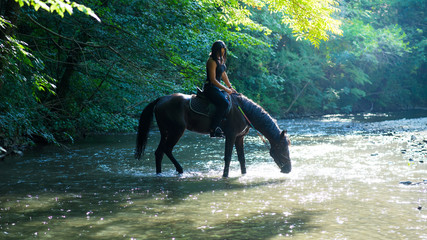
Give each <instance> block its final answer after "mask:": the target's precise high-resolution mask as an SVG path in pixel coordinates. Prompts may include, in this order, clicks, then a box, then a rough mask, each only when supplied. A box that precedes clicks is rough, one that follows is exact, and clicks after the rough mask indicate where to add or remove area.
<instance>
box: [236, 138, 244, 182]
mask: <svg viewBox="0 0 427 240" xmlns="http://www.w3.org/2000/svg"><path fill="white" fill-rule="evenodd" d="M243 138H244V137H243V136H241V137H238V138H236V141H235V142H234V146H235V147H236V152H237V158H238V159H239V162H240V170H241V171H242V174H246V160H245V152H244V149H243Z"/></svg>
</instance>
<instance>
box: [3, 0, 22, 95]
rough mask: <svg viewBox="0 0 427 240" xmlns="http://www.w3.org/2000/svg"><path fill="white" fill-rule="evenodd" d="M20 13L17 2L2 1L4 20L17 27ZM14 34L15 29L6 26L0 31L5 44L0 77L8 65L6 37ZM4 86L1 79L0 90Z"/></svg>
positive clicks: (13, 0)
mask: <svg viewBox="0 0 427 240" xmlns="http://www.w3.org/2000/svg"><path fill="white" fill-rule="evenodd" d="M19 11H20V7H19V4H18V3H17V2H16V1H15V0H6V1H0V16H3V18H4V20H6V21H9V22H10V23H11V24H13V25H16V21H17V20H18V14H19ZM13 33H14V27H10V26H7V25H6V28H5V29H1V31H0V44H3V45H4V47H3V48H0V56H1V57H0V76H2V75H3V70H4V66H5V64H7V59H8V57H7V50H5V49H6V48H8V47H9V46H8V45H9V44H8V43H7V42H8V40H7V38H6V36H12V35H13ZM2 86H3V82H2V80H1V79H0V89H1V88H2Z"/></svg>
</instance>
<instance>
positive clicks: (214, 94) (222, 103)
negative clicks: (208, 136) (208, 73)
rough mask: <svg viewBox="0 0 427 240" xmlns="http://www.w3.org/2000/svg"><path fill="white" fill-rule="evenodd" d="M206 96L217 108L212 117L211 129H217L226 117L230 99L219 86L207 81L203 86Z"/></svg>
mask: <svg viewBox="0 0 427 240" xmlns="http://www.w3.org/2000/svg"><path fill="white" fill-rule="evenodd" d="M203 92H204V93H205V96H206V97H207V98H208V99H209V100H210V101H211V102H212V103H213V104H214V105H215V107H216V110H215V113H214V116H213V117H212V123H211V130H215V129H216V128H217V127H218V126H219V124H220V123H221V121H222V119H224V118H225V114H226V111H227V108H228V100H227V98H226V97H225V95H224V93H222V92H221V91H220V90H219V88H217V87H215V86H214V85H212V84H211V83H206V84H205V85H204V87H203Z"/></svg>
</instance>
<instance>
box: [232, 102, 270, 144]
mask: <svg viewBox="0 0 427 240" xmlns="http://www.w3.org/2000/svg"><path fill="white" fill-rule="evenodd" d="M237 108H239V110H240V112H241V113H242V115H243V116H244V117H245V119H246V121H248V123H249V125H251V127H252V128H253V129H254V130H255V131H256V133H257V134H258V136H259V137H260V138H261V140H262V141H263V142H264V144H265V146H266V147H267V148H268V144H267V141H265V139H264V137H263V136H262V135H261V133H259V132H258V130H256V129H255V127H254V125H253V124H252V123H251V121H250V120H249V118H248V117H247V116H246V114H245V113H244V112H243V110H242V108H241V107H240V106H239V105H238V104H237Z"/></svg>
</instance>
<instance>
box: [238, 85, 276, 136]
mask: <svg viewBox="0 0 427 240" xmlns="http://www.w3.org/2000/svg"><path fill="white" fill-rule="evenodd" d="M233 97H235V100H236V101H237V103H238V105H239V106H240V107H241V108H242V110H243V112H244V113H245V115H246V116H247V117H248V118H249V120H250V121H251V123H252V124H253V125H254V126H253V127H255V129H256V130H258V131H260V132H261V133H262V134H263V135H264V136H265V137H266V138H268V139H276V138H278V137H279V136H280V128H279V125H277V121H276V119H274V118H273V117H271V116H270V114H268V112H267V111H265V110H264V108H262V107H261V106H260V105H258V104H257V103H255V102H254V101H252V100H251V99H249V98H247V97H246V96H244V95H243V94H241V93H239V94H233Z"/></svg>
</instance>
